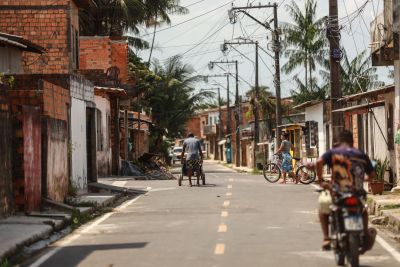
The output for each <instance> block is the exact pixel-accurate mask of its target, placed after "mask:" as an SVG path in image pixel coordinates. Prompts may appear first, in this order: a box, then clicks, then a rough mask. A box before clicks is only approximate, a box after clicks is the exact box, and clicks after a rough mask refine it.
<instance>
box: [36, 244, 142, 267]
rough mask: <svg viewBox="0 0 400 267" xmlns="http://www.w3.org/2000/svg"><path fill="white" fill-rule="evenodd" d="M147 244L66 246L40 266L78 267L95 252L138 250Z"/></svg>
mask: <svg viewBox="0 0 400 267" xmlns="http://www.w3.org/2000/svg"><path fill="white" fill-rule="evenodd" d="M147 244H148V242H135V243H126V244H101V245H94V244H88V245H81V246H67V247H64V248H63V249H62V250H60V251H58V252H57V253H56V254H54V255H53V256H52V257H51V258H49V259H48V260H47V261H45V262H44V263H43V264H41V265H40V266H41V267H44V266H60V264H61V263H62V266H63V267H69V266H71V267H72V266H78V265H79V263H80V262H81V261H83V260H84V259H85V258H86V257H87V256H89V255H90V254H91V253H93V252H96V251H105V250H121V249H140V248H144V247H145V246H146V245H147ZM110 260H111V259H110ZM110 263H111V262H110Z"/></svg>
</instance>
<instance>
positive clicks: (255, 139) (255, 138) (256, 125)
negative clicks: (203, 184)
mask: <svg viewBox="0 0 400 267" xmlns="http://www.w3.org/2000/svg"><path fill="white" fill-rule="evenodd" d="M227 44H228V45H244V44H246V45H247V44H254V45H255V50H256V58H255V68H256V70H255V85H254V91H255V94H254V99H253V100H252V105H253V114H254V133H253V168H254V169H255V168H256V166H257V164H256V154H257V153H256V152H257V143H258V142H259V128H260V127H259V114H258V105H257V101H258V99H259V97H260V93H259V84H258V42H257V41H252V40H244V41H241V42H240V41H236V42H233V41H230V42H227V41H225V42H224V46H223V52H225V51H226V49H227V48H226V46H225V45H227Z"/></svg>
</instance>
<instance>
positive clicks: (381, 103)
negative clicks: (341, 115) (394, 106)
mask: <svg viewBox="0 0 400 267" xmlns="http://www.w3.org/2000/svg"><path fill="white" fill-rule="evenodd" d="M384 105H385V100H381V101H376V102H372V103H366V104H361V105H355V106H350V107H345V108H340V109H335V110H333V111H332V112H346V111H355V110H357V109H364V108H376V107H381V106H384Z"/></svg>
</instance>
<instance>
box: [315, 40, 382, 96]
mask: <svg viewBox="0 0 400 267" xmlns="http://www.w3.org/2000/svg"><path fill="white" fill-rule="evenodd" d="M342 51H343V58H342V61H341V64H340V82H341V88H342V94H343V95H350V94H355V93H359V92H361V91H367V90H370V89H373V88H376V87H380V86H383V85H385V83H384V82H382V81H379V80H378V75H377V74H376V70H377V68H376V67H372V66H371V56H370V55H369V56H367V50H364V51H363V52H361V53H360V54H359V55H357V56H356V57H355V58H353V60H351V61H350V60H349V58H348V56H347V53H346V51H345V50H344V49H343V48H342ZM325 67H326V69H329V61H328V60H326V62H325ZM320 73H321V75H322V77H323V79H324V80H325V82H326V86H328V85H329V82H330V79H329V77H330V72H329V71H327V70H321V71H320Z"/></svg>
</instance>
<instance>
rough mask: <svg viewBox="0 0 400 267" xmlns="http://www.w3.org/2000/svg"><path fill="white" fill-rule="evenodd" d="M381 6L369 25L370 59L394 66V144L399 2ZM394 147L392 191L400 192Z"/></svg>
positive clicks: (398, 106)
mask: <svg viewBox="0 0 400 267" xmlns="http://www.w3.org/2000/svg"><path fill="white" fill-rule="evenodd" d="M383 4H384V9H383V12H382V13H380V14H378V16H376V18H375V20H374V21H373V22H372V23H371V31H370V33H371V58H372V65H373V66H394V77H395V79H394V83H395V97H394V103H393V113H394V115H393V117H394V121H395V125H394V129H393V130H394V133H395V134H394V135H393V138H394V140H393V142H394V141H395V140H396V139H399V138H400V124H399V123H398V122H399V121H400V57H399V54H400V51H399V49H400V46H399V32H400V13H399V12H400V2H399V1H392V0H385V1H384V3H383ZM382 29H383V30H382ZM394 146H395V148H394V152H395V162H394V163H391V164H393V165H395V166H396V167H395V170H396V171H395V172H394V175H395V180H397V187H396V188H394V191H400V168H399V166H400V143H399V142H395V144H394Z"/></svg>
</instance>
